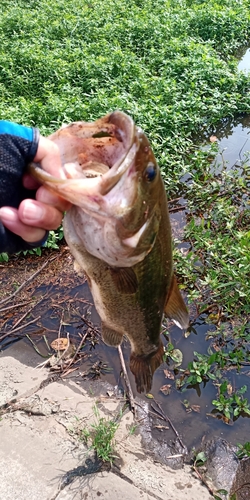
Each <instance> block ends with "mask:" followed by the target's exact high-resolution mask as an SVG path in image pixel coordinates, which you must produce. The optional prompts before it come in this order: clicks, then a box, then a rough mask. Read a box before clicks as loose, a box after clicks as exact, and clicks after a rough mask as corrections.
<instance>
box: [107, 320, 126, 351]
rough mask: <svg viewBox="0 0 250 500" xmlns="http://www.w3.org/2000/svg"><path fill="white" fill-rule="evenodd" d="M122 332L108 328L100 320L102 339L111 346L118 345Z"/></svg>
mask: <svg viewBox="0 0 250 500" xmlns="http://www.w3.org/2000/svg"><path fill="white" fill-rule="evenodd" d="M122 337H123V334H122V333H119V332H117V331H115V330H112V328H109V327H108V326H106V325H105V323H103V322H102V340H103V342H104V343H105V344H107V345H109V346H111V347H118V345H120V344H121V342H122Z"/></svg>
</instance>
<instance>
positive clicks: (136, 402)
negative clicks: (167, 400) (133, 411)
mask: <svg viewBox="0 0 250 500" xmlns="http://www.w3.org/2000/svg"><path fill="white" fill-rule="evenodd" d="M135 404H136V405H137V406H139V407H140V408H141V409H142V410H143V411H144V412H145V413H150V414H151V415H153V416H154V417H155V413H154V412H153V411H150V410H148V409H147V410H145V408H143V406H142V405H140V403H138V401H135ZM158 418H160V419H161V420H165V418H163V417H162V416H161V415H159V417H158Z"/></svg>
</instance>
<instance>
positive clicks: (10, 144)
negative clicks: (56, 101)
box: [0, 120, 41, 253]
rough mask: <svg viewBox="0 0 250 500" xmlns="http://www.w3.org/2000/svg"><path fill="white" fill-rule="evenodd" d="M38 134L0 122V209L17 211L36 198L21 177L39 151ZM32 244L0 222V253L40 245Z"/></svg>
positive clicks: (28, 129) (36, 131) (12, 124)
mask: <svg viewBox="0 0 250 500" xmlns="http://www.w3.org/2000/svg"><path fill="white" fill-rule="evenodd" d="M38 142H39V131H38V130H37V129H35V128H31V127H24V126H22V125H18V124H16V123H12V122H8V121H4V120H2V121H0V207H3V206H11V207H14V208H18V206H19V205H20V203H21V201H22V200H24V199H25V198H34V197H35V192H32V191H30V190H27V189H25V188H24V187H23V185H22V176H23V173H24V171H25V168H26V167H27V165H28V163H30V162H31V161H32V160H33V159H34V157H35V155H36V152H37V148H38ZM40 243H41V242H38V243H36V244H35V245H34V244H32V245H30V244H29V243H27V242H25V241H23V240H22V238H20V237H19V236H17V235H15V234H14V233H12V232H11V231H9V230H8V229H6V228H5V227H4V226H3V224H2V223H1V221H0V253H1V252H7V253H15V252H18V251H20V250H27V249H28V248H32V247H33V248H34V247H35V246H39V245H40Z"/></svg>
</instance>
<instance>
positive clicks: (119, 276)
mask: <svg viewBox="0 0 250 500" xmlns="http://www.w3.org/2000/svg"><path fill="white" fill-rule="evenodd" d="M110 274H111V277H112V280H113V283H114V285H115V287H116V289H117V291H118V292H120V293H129V294H130V293H135V292H136V291H137V288H138V282H137V277H136V274H135V272H134V270H133V269H132V267H117V268H115V267H111V268H110Z"/></svg>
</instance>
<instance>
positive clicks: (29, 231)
mask: <svg viewBox="0 0 250 500" xmlns="http://www.w3.org/2000/svg"><path fill="white" fill-rule="evenodd" d="M0 219H1V221H2V223H3V225H4V226H5V227H7V229H9V230H10V231H12V232H13V233H15V234H17V235H18V236H21V238H22V239H23V240H25V241H27V242H28V243H35V242H36V241H37V242H38V241H41V240H42V239H43V238H44V236H45V231H44V229H41V228H38V227H32V226H30V225H26V224H24V223H23V222H22V221H20V219H19V216H18V210H17V209H16V208H12V207H2V208H0Z"/></svg>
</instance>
